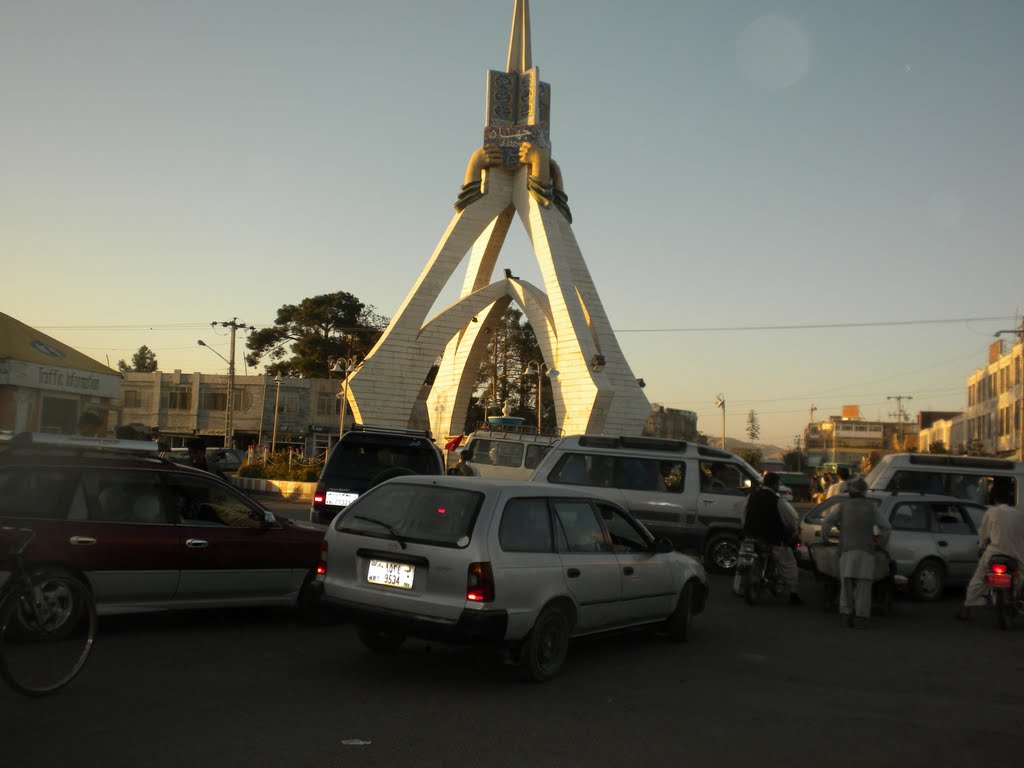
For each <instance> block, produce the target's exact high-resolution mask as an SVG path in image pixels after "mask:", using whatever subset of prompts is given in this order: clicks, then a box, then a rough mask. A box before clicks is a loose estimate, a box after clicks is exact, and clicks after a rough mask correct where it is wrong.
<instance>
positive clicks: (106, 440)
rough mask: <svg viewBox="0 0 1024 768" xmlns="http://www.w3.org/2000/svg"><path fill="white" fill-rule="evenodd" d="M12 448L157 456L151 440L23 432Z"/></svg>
mask: <svg viewBox="0 0 1024 768" xmlns="http://www.w3.org/2000/svg"><path fill="white" fill-rule="evenodd" d="M7 445H9V446H10V447H11V448H14V449H17V448H65V449H71V450H90V451H95V450H101V451H121V452H130V453H143V454H151V455H154V456H155V455H156V453H157V452H158V451H159V450H160V446H159V444H157V443H154V442H150V441H149V440H120V439H118V438H111V437H85V436H84V435H54V434H51V433H48V432H21V433H19V434H17V435H15V436H14V437H12V438H11V439H10V441H8V443H7Z"/></svg>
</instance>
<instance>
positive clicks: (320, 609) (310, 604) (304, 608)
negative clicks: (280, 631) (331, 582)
mask: <svg viewBox="0 0 1024 768" xmlns="http://www.w3.org/2000/svg"><path fill="white" fill-rule="evenodd" d="M322 594H323V592H322V589H321V588H320V587H319V586H318V585H316V586H315V582H314V581H313V575H312V574H310V575H309V576H308V577H307V578H306V581H305V582H303V584H302V589H300V590H299V599H298V601H297V602H296V604H295V607H296V608H297V609H298V612H299V619H300V620H301V621H302V622H303V623H304V624H311V625H313V626H320V625H322V624H326V623H327V618H328V614H327V610H326V608H324V604H323V601H322V600H321V599H320V597H321V595H322Z"/></svg>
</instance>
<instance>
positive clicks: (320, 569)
mask: <svg viewBox="0 0 1024 768" xmlns="http://www.w3.org/2000/svg"><path fill="white" fill-rule="evenodd" d="M326 573H327V539H324V540H323V541H321V542H320V562H318V563H317V564H316V575H317V576H323V575H324V574H326Z"/></svg>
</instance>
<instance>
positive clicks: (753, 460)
mask: <svg viewBox="0 0 1024 768" xmlns="http://www.w3.org/2000/svg"><path fill="white" fill-rule="evenodd" d="M739 457H740V458H741V459H743V460H744V461H745V462H747V464H749V465H750V466H752V467H754V468H755V469H757V468H758V467H760V466H761V462H762V461H764V454H763V453H761V452H760V451H759V450H757V449H756V448H743V449H742V450H741V451H740V452H739Z"/></svg>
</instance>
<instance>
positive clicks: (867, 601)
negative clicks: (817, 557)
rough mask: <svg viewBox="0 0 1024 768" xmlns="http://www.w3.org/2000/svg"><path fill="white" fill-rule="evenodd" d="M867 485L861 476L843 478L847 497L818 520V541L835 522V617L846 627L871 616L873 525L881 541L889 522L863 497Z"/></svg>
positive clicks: (862, 621) (826, 538)
mask: <svg viewBox="0 0 1024 768" xmlns="http://www.w3.org/2000/svg"><path fill="white" fill-rule="evenodd" d="M867 490H868V484H867V483H866V482H865V481H864V478H862V477H854V478H852V479H850V480H847V481H846V491H847V493H848V494H849V495H850V498H849V499H844V500H843V501H841V502H839V503H838V504H836V505H835V508H834V509H833V510H832V512H831V513H830V514H829V515H828V517H826V518H825V519H824V520H822V522H821V540H822V542H827V541H828V537H829V535H830V534H831V533H832V528H833V526H835V525H836V524H837V523H838V524H839V578H840V587H839V616H840V618H841V619H842V622H843V624H844V625H845V626H847V627H852V626H853V625H854V618H855V617H856V622H857V623H858V624H863V623H864V622H865V621H867V620H868V619H869V618H871V582H872V581H873V580H874V576H875V528H876V527H877V528H878V533H879V536H880V538H881V539H882V541H883V542H884V541H885V540H886V538H887V533H888V531H889V530H890V529H891V527H892V526H891V525H890V524H889V521H888V520H887V519H886V518H885V516H884V515H883V514H882V513H881V512H880V511H879V509H878V507H876V506H875V505H874V504H873V503H872V502H871V501H869V500H868V499H866V498H864V494H865V493H867Z"/></svg>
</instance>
